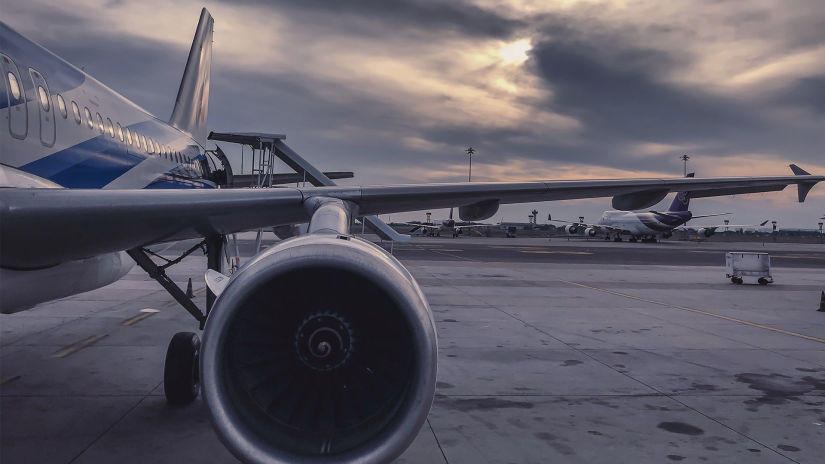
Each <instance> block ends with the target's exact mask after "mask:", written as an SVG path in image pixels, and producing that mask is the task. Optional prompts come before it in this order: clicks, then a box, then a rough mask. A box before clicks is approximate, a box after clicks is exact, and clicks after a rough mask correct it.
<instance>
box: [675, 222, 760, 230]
mask: <svg viewBox="0 0 825 464" xmlns="http://www.w3.org/2000/svg"><path fill="white" fill-rule="evenodd" d="M769 221H770V220H766V221H762V222H761V223H759V224H711V225H697V226H680V227H677V229H680V230H689V229H693V230H699V229H714V230H715V229H721V228H722V227H727V228H734V229H738V228H742V227H753V228H760V227H766V225H767V224H768V222H769Z"/></svg>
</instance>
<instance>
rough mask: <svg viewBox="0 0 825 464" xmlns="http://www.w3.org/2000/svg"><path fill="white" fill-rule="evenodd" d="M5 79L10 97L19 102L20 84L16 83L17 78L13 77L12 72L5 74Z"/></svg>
mask: <svg viewBox="0 0 825 464" xmlns="http://www.w3.org/2000/svg"><path fill="white" fill-rule="evenodd" d="M6 77H8V79H9V90H11V96H12V97H14V99H15V100H20V83H19V82H17V77H15V75H14V73H12V72H9V73H7V74H6Z"/></svg>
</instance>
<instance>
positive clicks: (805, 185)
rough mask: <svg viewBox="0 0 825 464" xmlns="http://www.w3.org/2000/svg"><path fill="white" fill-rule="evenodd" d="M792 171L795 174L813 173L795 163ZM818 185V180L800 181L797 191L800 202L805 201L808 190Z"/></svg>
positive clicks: (807, 174)
mask: <svg viewBox="0 0 825 464" xmlns="http://www.w3.org/2000/svg"><path fill="white" fill-rule="evenodd" d="M791 171H793V174H794V175H795V176H810V175H811V173H809V172H807V171H806V170H804V169H802V168H800V167H799V166H797V165H795V164H791ZM814 185H816V182H800V183H799V185H798V188H799V190H798V191H797V197H798V198H799V202H800V203H802V202H804V201H805V197H807V196H808V192H810V191H811V189H812V188H813V187H814Z"/></svg>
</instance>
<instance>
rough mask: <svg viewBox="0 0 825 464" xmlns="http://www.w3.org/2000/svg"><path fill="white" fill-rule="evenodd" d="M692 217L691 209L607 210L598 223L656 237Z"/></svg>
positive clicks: (628, 232) (631, 233)
mask: <svg viewBox="0 0 825 464" xmlns="http://www.w3.org/2000/svg"><path fill="white" fill-rule="evenodd" d="M691 217H692V215H691V213H690V211H670V212H668V213H667V214H659V213H652V212H638V213H637V212H632V211H605V212H604V213H603V214H602V217H601V219H599V222H598V223H597V224H598V225H600V226H604V227H610V228H613V229H616V230H621V231H622V233H626V234H630V235H633V236H637V237H639V236H651V237H655V236H658V235H662V234H668V233H670V232H671V231H672V230H673V229H675V228H676V227H679V226H681V225H684V224H685V223H686V222H687V221H689V220H690V219H691Z"/></svg>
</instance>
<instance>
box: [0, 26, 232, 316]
mask: <svg viewBox="0 0 825 464" xmlns="http://www.w3.org/2000/svg"><path fill="white" fill-rule="evenodd" d="M0 71H2V74H0V79H1V80H2V82H0V187H10V188H13V187H26V186H32V185H30V184H31V183H32V182H34V183H35V184H36V186H38V187H51V188H70V189H181V188H183V189H190V188H214V187H216V184H215V182H213V181H212V180H210V178H211V177H212V174H213V171H214V170H213V166H214V165H210V158H209V156H208V155H207V154H206V153H205V151H204V148H203V147H202V146H201V145H200V144H199V143H198V142H197V141H196V140H195V139H194V138H193V137H192V136H191V135H190V134H188V133H186V132H183V131H181V130H179V129H178V128H176V127H174V126H172V125H170V124H169V123H167V122H165V121H163V120H160V119H158V118H157V117H155V116H153V115H151V114H150V113H149V112H148V111H146V110H144V109H142V108H140V107H139V106H137V105H135V104H134V103H132V102H131V101H129V100H128V99H126V98H125V97H123V96H122V95H120V94H119V93H117V92H115V91H114V90H112V89H110V88H109V87H107V86H105V85H104V84H102V83H101V82H99V81H98V80H96V79H94V78H93V77H91V76H89V75H88V74H86V73H85V72H84V71H82V70H80V69H78V68H76V67H74V66H72V65H71V64H69V63H68V62H66V61H64V60H63V59H61V58H59V57H58V56H56V55H54V54H53V53H51V52H49V51H48V50H46V49H45V48H43V47H41V46H40V45H38V44H36V43H34V42H32V41H31V40H29V39H27V38H25V37H23V36H22V35H20V34H19V33H17V32H16V31H14V30H13V29H11V28H10V27H8V26H7V25H6V24H5V23H3V22H0ZM133 265H134V262H133V261H132V259H131V258H129V257H128V256H126V254H125V253H124V252H120V253H109V254H106V255H100V256H92V257H88V258H86V259H81V260H77V261H70V262H64V263H60V264H57V265H54V266H51V267H42V266H33V267H31V268H17V267H16V268H0V291H2V293H3V294H4V299H3V301H2V305H0V309H2V311H3V312H9V311H17V310H20V309H25V308H26V307H28V306H31V305H32V304H36V303H38V302H40V301H46V300H50V299H54V298H59V297H62V296H66V295H71V294H74V293H79V292H83V291H87V290H92V289H95V288H99V287H102V286H104V285H107V284H109V283H111V282H114V281H116V280H118V279H119V278H121V277H122V276H123V275H125V274H126V273H127V272H128V271H129V269H131V267H132V266H133ZM44 282H48V284H46V285H43V283H44ZM12 289H13V290H14V291H11V290H12Z"/></svg>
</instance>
